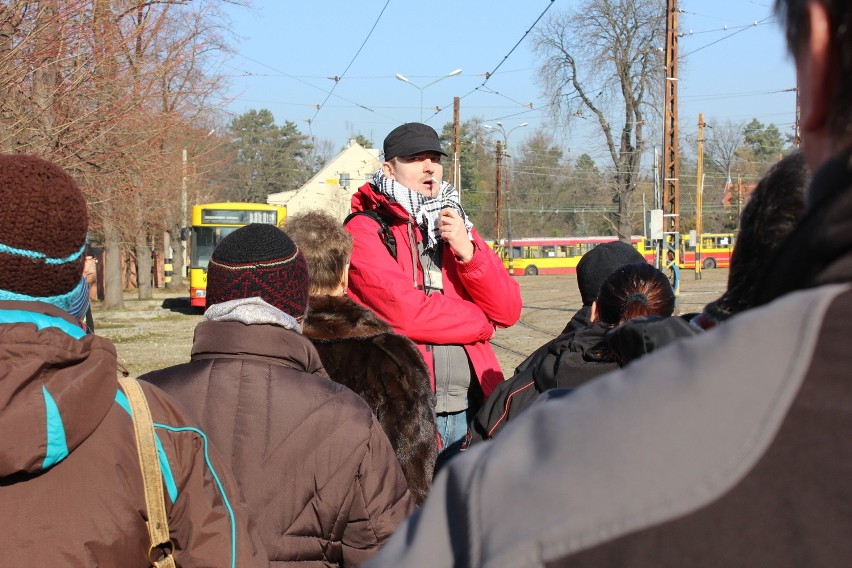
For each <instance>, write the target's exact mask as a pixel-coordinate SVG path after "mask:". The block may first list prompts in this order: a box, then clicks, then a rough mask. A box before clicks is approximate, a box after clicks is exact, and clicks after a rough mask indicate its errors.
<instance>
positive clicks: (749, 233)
mask: <svg viewBox="0 0 852 568" xmlns="http://www.w3.org/2000/svg"><path fill="white" fill-rule="evenodd" d="M808 178H809V175H808V167H807V164H806V163H805V157H804V156H803V155H802V153H801V152H794V153H792V154H790V155H788V156H785V157H784V158H782V159H781V160H780V161H779V162H777V163H776V164H775V165H774V166H772V168H770V169H769V171H768V172H767V173H766V174H765V175H764V176H763V177H762V178H761V180H760V181H759V182H758V183H757V187H755V189H754V191H752V192H751V195H750V196H749V199H748V202H747V203H746V205H745V207H744V208H743V212H742V215H741V216H740V227H741V229H740V232H739V235H737V243H736V246H735V247H734V252H733V253H732V254H731V271H730V272H729V273H728V288H727V290H726V291H725V293H724V294H723V295H722V297H721V298H719V299H718V300H716V301H715V302H712V303H710V304H708V305H707V306H706V307H705V308H704V311H705V312H706V313H707V315H708V316H710V318H711V319H712V320H714V321H717V322H718V321H723V320H725V319H727V318H729V317H731V316H733V315H735V314H738V313H740V312H742V311H744V310H747V309H749V308H751V307H754V306H755V305H756V299H757V293H758V291H759V285H760V282H761V276H762V275H763V273H764V272H765V271H766V270H767V269H768V267H769V266H770V265H771V263H772V257H773V253H774V252H775V251H776V250H778V249H779V247H780V245H781V243H783V242H784V239H785V238H786V237H787V236H788V235H789V234H790V233H791V232H793V229H794V228H795V227H796V225H797V224H798V222H799V220H800V219H801V218H802V217H803V216H804V214H805V189H806V188H807V184H808Z"/></svg>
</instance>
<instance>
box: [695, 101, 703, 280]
mask: <svg viewBox="0 0 852 568" xmlns="http://www.w3.org/2000/svg"><path fill="white" fill-rule="evenodd" d="M697 154H698V157H697V164H696V166H695V178H696V179H695V279H696V280H700V279H701V268H702V267H701V233H703V232H704V231H703V217H702V216H703V209H704V114H703V113H699V115H698V152H697Z"/></svg>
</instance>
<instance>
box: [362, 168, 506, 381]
mask: <svg viewBox="0 0 852 568" xmlns="http://www.w3.org/2000/svg"><path fill="white" fill-rule="evenodd" d="M368 210H378V211H379V212H380V213H382V214H383V215H385V216H386V218H387V219H388V222H389V224H390V230H391V233H392V234H393V235H394V237H395V238H396V246H397V254H396V260H394V259H393V258H392V257H391V255H390V253H389V252H388V250H387V248H386V247H385V243H384V241H383V240H382V237H381V236H380V235H379V230H378V229H379V227H378V224H377V223H376V221H375V220H373V219H370V218H369V217H367V216H366V215H356V216H354V217H353V218H352V219H351V220H350V221H349V222H348V223H347V224H346V230H347V231H349V233H350V234H351V235H352V239H353V241H354V247H353V249H352V259H351V265H350V268H349V290H348V293H349V295H350V296H351V297H352V298H353V299H355V300H356V301H358V302H360V303H361V304H363V305H365V306H367V307H368V308H370V309H372V310H373V311H375V312H376V313H377V314H378V315H379V317H381V318H382V319H384V320H385V321H387V322H388V323H390V325H391V326H392V327H393V329H394V330H395V331H396V332H397V333H400V334H402V335H405V336H407V337H409V338H410V339H411V340H412V341H414V343H415V344H416V345H417V348H418V349H419V350H420V352H421V353H422V354H423V358H424V359H425V360H426V364H427V365H428V366H429V373H430V377H431V381H432V389H433V390H434V388H435V373H434V368H433V357H432V353H431V349H430V346H431V345H463V346H464V348H465V351H466V352H467V356H468V358H469V359H470V362H471V365H472V366H473V370H474V373H475V374H476V376H477V378H478V379H479V383H480V385H481V386H482V390H483V392H484V393H485V396H486V397H487V396H488V395H489V394H490V393H491V391H492V390H493V389H494V387H495V386H496V385H498V384H499V383H500V382H501V381H502V380H503V373H502V371H501V370H500V364H499V363H498V361H497V357H496V355H495V354H494V351H493V350H492V349H491V345H490V344H489V343H488V341H489V340H490V339H491V337H492V336H493V335H494V328H495V326H499V327H509V326H510V325H513V324H514V323H515V322H517V321H518V318H519V317H520V315H521V291H520V287H519V286H518V283H517V282H516V281H515V279H514V278H512V277H511V276H509V274H508V272H507V271H506V269H505V268H504V267H503V263H502V262H501V261H500V259H499V258H498V257H497V255H496V254H494V252H493V251H492V250H491V249H490V248H488V245H486V244H485V241H483V240H482V238H481V237H480V236H479V234H478V233H477V232H476V230H474V231H473V244H474V248H475V252H474V255H473V258H472V259H471V260H470V261H469V262H466V263H461V262H459V261H458V260H457V259H456V257H455V255H454V254H453V252H452V250H451V249H450V247H448V246H445V247H443V256H442V258H441V273H442V276H443V284H444V293H443V294H432V295H429V296H427V295H426V294H425V293H424V292H423V270H422V269H421V267H420V262H419V258H418V253H417V244H416V243H417V242H420V241H421V240H422V239H423V236H422V235H421V233H420V228H419V227H418V226H417V223H416V222H414V220H413V219H412V218H411V216H410V215H409V214H408V212H407V211H406V210H405V209H404V208H403V207H402V206H401V205H400V204H399V203H395V202H390V201H388V199H387V198H386V197H385V196H383V195H381V194H380V193H378V191H376V190H375V188H374V187H373V186H372V185H371V184H369V183H367V184H364V185H363V186H361V187H360V188H359V189H358V191H357V192H355V194H354V195H353V196H352V211H353V212H356V211H368ZM412 241H413V242H412Z"/></svg>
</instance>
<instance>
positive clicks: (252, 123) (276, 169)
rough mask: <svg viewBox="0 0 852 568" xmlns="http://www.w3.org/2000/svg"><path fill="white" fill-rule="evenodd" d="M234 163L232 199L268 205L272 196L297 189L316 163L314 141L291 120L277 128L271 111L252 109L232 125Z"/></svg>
mask: <svg viewBox="0 0 852 568" xmlns="http://www.w3.org/2000/svg"><path fill="white" fill-rule="evenodd" d="M229 129H230V133H231V149H232V154H233V163H232V164H231V165H230V167H229V168H228V170H227V172H226V176H227V178H228V183H227V185H226V193H227V197H228V198H229V199H233V200H235V201H248V202H254V203H266V198H267V196H268V195H269V194H270V193H277V192H280V191H286V190H291V189H297V188H298V187H299V186H301V185H302V184H303V183H305V181H307V179H308V178H309V177H310V174H311V171H312V169H313V166H314V164H312V163H311V161H312V152H311V150H312V148H311V144H310V138H309V137H308V136H306V135H304V134H302V133H301V132H299V129H298V127H297V126H296V124H295V123H293V122H290V121H289V120H288V121H286V122H285V123H284V126H281V127H279V126H277V125H276V124H275V118H274V117H273V115H272V113H271V112H270V111H269V110H266V109H261V110H259V111H257V110H250V111H248V112H246V113H244V114H241V115H239V116H237V117H235V118H234V119H233V120H232V121H231V123H230V125H229Z"/></svg>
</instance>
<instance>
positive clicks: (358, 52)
mask: <svg viewBox="0 0 852 568" xmlns="http://www.w3.org/2000/svg"><path fill="white" fill-rule="evenodd" d="M388 4H390V0H387V2H385V5H384V6H383V7H382V11H381V12H379V15H378V17H377V18H376V21H375V22H373V27H372V28H370V31H369V32H368V33H367V37H365V38H364V41H363V42H361V47H359V48H358V51H356V52H355V55H353V56H352V60H351V61H349V65H347V66H346V69H344V70H343V73H341V74H340V76H337V75H335V76H334V77H331V79H332V80H333V81H334V86H333V87H332V88H331V90H330V91H329V92H328V95H326V97H325V100H324V101H323V102H322V103H320V104H319V105H318V106H317V111H316V112H315V113H314V115H313V116H312V117H311V118H309V119H308V126H310V125H311V123H312V122H313V121H314V120H316V118H317V115H318V114H319V112H320V111H321V110H322V108H323V107H324V106H325V103H327V102H328V99H329V97H331V95H332V93H334V90H335V89H336V88H337V85H338V84H339V83H340V80H341V79H343V77H345V76H346V72H347V71H349V68H350V67H352V64H353V63H355V60H356V59H357V58H358V55H360V54H361V50H362V49H364V46H365V45H367V41H368V40H369V39H370V36H372V35H373V31H374V30H375V29H376V26H377V25H379V20H381V19H382V15H383V14H384V13H385V10H386V9H387V7H388Z"/></svg>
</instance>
